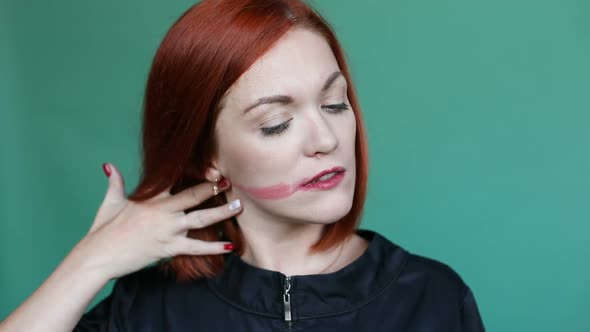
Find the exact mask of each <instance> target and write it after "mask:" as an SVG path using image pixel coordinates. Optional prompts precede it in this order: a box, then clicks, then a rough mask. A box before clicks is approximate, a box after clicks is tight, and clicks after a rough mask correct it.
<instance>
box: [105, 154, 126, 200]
mask: <svg viewBox="0 0 590 332" xmlns="http://www.w3.org/2000/svg"><path fill="white" fill-rule="evenodd" d="M102 169H103V170H104V173H105V174H106V176H107V177H108V178H109V187H108V189H107V193H106V195H105V198H104V202H105V203H108V204H119V203H121V202H123V201H124V200H125V180H123V176H122V175H121V173H120V172H119V170H118V169H117V168H116V167H115V165H113V164H110V163H104V164H102Z"/></svg>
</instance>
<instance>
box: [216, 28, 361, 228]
mask: <svg viewBox="0 0 590 332" xmlns="http://www.w3.org/2000/svg"><path fill="white" fill-rule="evenodd" d="M223 105H224V106H223V108H222V109H221V112H220V114H219V117H218V120H217V123H216V128H215V135H216V140H217V147H218V150H217V159H216V160H214V162H213V165H214V169H216V170H217V171H218V172H219V174H220V175H221V176H223V177H225V178H227V179H228V180H229V181H230V182H231V184H232V188H231V190H230V191H228V192H227V193H226V195H227V196H228V199H234V198H240V199H241V200H242V202H243V204H244V211H243V213H242V217H244V216H246V215H248V216H252V217H254V218H272V219H280V220H282V221H286V222H291V223H324V224H325V223H331V222H335V221H337V220H339V219H340V218H342V217H343V216H345V215H346V214H347V213H348V212H349V210H350V207H351V205H352V200H353V194H354V186H355V172H356V169H355V134H356V121H355V117H354V114H353V111H352V108H351V107H350V102H349V100H348V96H347V85H346V80H345V78H344V76H343V75H342V74H341V73H340V69H339V67H338V63H337V62H336V58H335V57H334V55H333V53H332V51H331V49H330V47H329V46H328V44H327V42H326V41H325V40H324V39H323V37H321V36H320V35H318V34H316V33H314V32H310V31H308V30H303V29H294V30H291V31H289V32H288V33H287V34H286V35H285V36H284V37H283V38H282V39H281V40H280V41H279V42H278V43H277V44H275V46H274V47H273V48H272V49H270V50H269V51H268V52H267V53H266V54H265V55H264V56H263V57H261V58H260V59H258V60H257V61H256V62H255V63H254V65H253V66H252V67H251V68H250V69H249V70H248V71H246V72H245V73H244V74H243V75H242V76H241V77H240V78H239V79H238V81H236V83H235V84H234V85H233V86H232V87H231V88H230V89H229V90H228V92H227V94H226V96H225V98H224V102H223ZM317 157H319V158H317ZM332 171H336V172H332ZM323 172H332V173H331V174H329V176H333V177H332V178H331V179H328V180H323V181H320V182H316V183H314V184H312V185H306V183H307V182H308V181H309V180H311V179H313V178H314V177H316V176H317V175H318V174H319V175H321V174H322V173H323Z"/></svg>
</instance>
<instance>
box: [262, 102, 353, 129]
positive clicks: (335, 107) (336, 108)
mask: <svg viewBox="0 0 590 332" xmlns="http://www.w3.org/2000/svg"><path fill="white" fill-rule="evenodd" d="M322 108H323V109H325V110H327V111H328V113H332V114H338V113H342V112H343V111H345V110H348V109H350V106H349V105H348V104H346V103H340V104H332V105H325V106H322ZM291 120H293V118H290V119H289V120H287V121H285V122H283V123H281V124H279V125H276V126H273V127H264V128H260V133H261V134H262V136H265V137H268V136H275V135H280V134H281V133H283V132H284V131H285V130H287V129H288V128H289V125H290V123H291Z"/></svg>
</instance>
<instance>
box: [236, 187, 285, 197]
mask: <svg viewBox="0 0 590 332" xmlns="http://www.w3.org/2000/svg"><path fill="white" fill-rule="evenodd" d="M234 186H235V187H236V188H239V189H241V190H244V191H245V192H247V193H248V194H250V195H252V196H253V197H255V198H258V199H281V198H287V197H289V196H291V195H292V194H293V190H291V186H290V185H288V184H284V183H280V184H276V185H273V186H268V187H244V186H240V185H234Z"/></svg>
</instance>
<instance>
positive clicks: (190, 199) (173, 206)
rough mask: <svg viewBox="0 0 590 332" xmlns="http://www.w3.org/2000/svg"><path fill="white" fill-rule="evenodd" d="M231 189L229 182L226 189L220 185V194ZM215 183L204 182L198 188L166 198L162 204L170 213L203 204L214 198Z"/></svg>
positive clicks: (193, 187)
mask: <svg viewBox="0 0 590 332" xmlns="http://www.w3.org/2000/svg"><path fill="white" fill-rule="evenodd" d="M227 188H229V181H226V185H225V187H222V186H221V185H218V192H222V191H224V190H226V189H227ZM213 195H214V193H213V183H211V182H204V183H200V184H198V185H196V186H192V187H190V188H187V189H185V190H183V191H181V192H179V193H178V194H175V195H171V196H170V197H167V198H165V199H164V200H163V201H162V202H161V203H160V204H162V207H163V208H164V209H166V210H168V211H172V212H178V211H184V210H186V209H188V208H191V207H194V206H196V205H199V204H201V203H202V202H204V201H205V200H207V199H209V198H211V196H213Z"/></svg>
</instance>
